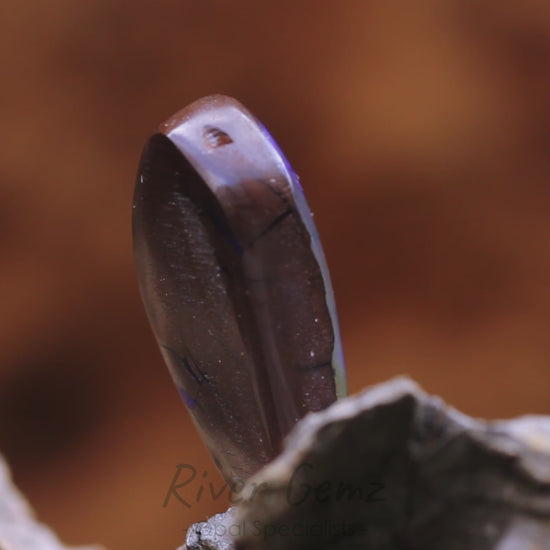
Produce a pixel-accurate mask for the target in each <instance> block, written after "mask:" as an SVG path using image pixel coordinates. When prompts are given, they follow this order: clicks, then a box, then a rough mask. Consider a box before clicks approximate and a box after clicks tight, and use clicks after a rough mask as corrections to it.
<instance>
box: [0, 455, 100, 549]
mask: <svg viewBox="0 0 550 550" xmlns="http://www.w3.org/2000/svg"><path fill="white" fill-rule="evenodd" d="M70 548H73V549H74V550H77V549H76V548H75V547H70ZM0 550H69V547H67V546H64V545H63V544H61V542H60V541H59V539H58V538H57V537H56V536H55V535H54V533H53V532H52V531H51V530H50V529H49V528H48V527H46V526H45V525H43V524H41V523H39V522H37V521H36V519H35V517H34V515H33V512H32V510H31V508H30V506H29V505H28V503H27V501H26V500H25V499H24V498H23V496H22V495H21V493H20V492H19V491H18V490H17V489H16V488H15V486H14V485H13V482H12V480H11V476H10V472H9V469H8V467H7V465H6V463H5V461H4V460H3V458H2V457H1V456H0ZM79 550H101V547H99V546H94V547H91V546H88V547H86V548H84V547H79Z"/></svg>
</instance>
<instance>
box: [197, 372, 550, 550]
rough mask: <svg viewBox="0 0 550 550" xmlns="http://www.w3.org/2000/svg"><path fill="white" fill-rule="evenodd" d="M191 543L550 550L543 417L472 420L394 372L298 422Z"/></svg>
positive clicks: (547, 420)
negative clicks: (236, 498)
mask: <svg viewBox="0 0 550 550" xmlns="http://www.w3.org/2000/svg"><path fill="white" fill-rule="evenodd" d="M242 496H243V500H242V502H240V503H239V504H238V505H237V506H236V507H234V508H233V509H231V510H229V511H228V512H227V513H226V514H220V515H218V516H214V518H212V519H211V520H209V521H208V522H204V523H201V524H196V525H194V526H193V527H191V529H190V530H189V532H188V535H187V549H188V550H201V549H209V550H222V549H223V550H233V549H237V550H255V549H260V548H261V549H264V550H267V549H275V548H277V549H285V550H294V549H306V548H315V549H317V550H319V549H322V548H325V547H326V548H330V549H331V550H334V549H339V548H345V549H354V548H361V549H368V550H404V549H406V550H436V549H437V550H466V549H467V550H544V549H549V550H550V417H542V416H541V417H536V416H529V417H522V418H518V419H515V420H510V421H496V422H484V421H479V420H474V419H471V418H469V417H467V416H465V415H463V414H461V413H459V412H458V411H456V410H454V409H452V408H450V407H448V406H447V405H445V403H443V402H442V401H441V400H440V399H439V398H436V397H432V396H428V395H427V394H426V393H424V392H423V391H422V390H421V389H420V388H419V387H418V386H417V385H416V384H414V383H413V382H411V381H409V380H407V379H404V378H398V379H395V380H392V381H390V382H387V383H385V384H381V385H378V386H374V387H372V388H370V389H367V390H366V391H364V392H363V393H361V394H359V395H357V396H354V397H349V398H347V399H344V400H342V401H339V402H337V403H335V404H334V405H333V406H331V407H330V408H328V409H326V410H325V411H323V412H320V413H316V414H310V415H308V416H307V417H306V418H304V419H303V420H302V421H301V422H300V423H299V424H298V425H297V426H296V428H295V429H294V431H293V432H292V433H291V434H290V436H289V438H288V439H287V442H286V446H285V450H284V452H283V453H282V454H281V455H280V456H279V457H278V458H277V459H276V460H274V461H273V462H272V463H270V464H269V465H268V466H266V467H265V468H264V469H263V470H261V471H260V472H258V474H256V475H255V476H254V477H253V478H251V479H250V480H249V481H248V482H247V484H246V487H245V490H244V491H243V495H242Z"/></svg>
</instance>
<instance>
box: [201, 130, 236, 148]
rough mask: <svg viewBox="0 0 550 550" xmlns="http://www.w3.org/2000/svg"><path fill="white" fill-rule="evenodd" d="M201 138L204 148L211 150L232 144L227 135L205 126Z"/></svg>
mask: <svg viewBox="0 0 550 550" xmlns="http://www.w3.org/2000/svg"><path fill="white" fill-rule="evenodd" d="M202 137H203V138H204V141H205V143H206V146H207V147H210V148H211V149H217V148H218V147H223V146H224V145H229V144H230V143H233V140H232V139H231V136H230V135H229V134H227V133H226V132H224V131H223V130H220V129H219V128H215V127H214V126H205V128H204V131H203V133H202Z"/></svg>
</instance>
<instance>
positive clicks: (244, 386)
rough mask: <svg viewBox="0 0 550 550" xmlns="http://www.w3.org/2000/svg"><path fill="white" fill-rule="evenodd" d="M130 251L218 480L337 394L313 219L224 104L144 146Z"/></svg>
mask: <svg viewBox="0 0 550 550" xmlns="http://www.w3.org/2000/svg"><path fill="white" fill-rule="evenodd" d="M133 230H134V252H135V261H136V268H137V273H138V279H139V285H140V290H141V294H142V298H143V301H144V304H145V307H146V310H147V314H148V317H149V320H150V322H151V326H152V328H153V331H154V333H155V336H156V338H157V341H158V343H159V346H160V349H161V351H162V354H163V356H164V358H165V360H166V363H167V364H168V367H169V369H170V372H171V374H172V376H173V378H174V381H175V383H176V385H177V387H178V390H179V391H180V394H181V395H182V397H183V399H184V401H185V402H186V404H187V406H188V408H189V410H190V412H191V414H192V416H193V418H194V420H195V422H196V424H197V426H198V428H199V430H200V432H201V434H202V436H203V438H204V440H205V442H206V444H207V446H208V447H209V449H210V451H211V452H212V455H213V457H214V459H215V460H216V462H217V463H218V465H219V466H220V468H221V470H222V472H223V474H224V476H225V477H226V479H228V480H237V479H246V478H248V477H249V476H250V475H251V474H253V473H254V472H256V471H257V470H258V469H259V468H260V467H261V466H263V465H264V464H266V463H267V462H269V461H270V460H271V459H273V457H274V456H276V455H277V453H278V452H279V451H280V449H281V442H282V439H283V437H284V436H285V435H286V434H287V433H288V432H289V431H290V430H291V428H292V427H293V426H294V424H295V423H296V422H297V421H298V420H299V419H300V418H301V417H303V416H304V415H305V414H306V413H307V412H309V411H319V410H321V409H324V408H325V407H327V406H328V405H330V404H331V403H332V402H333V401H334V400H335V399H336V398H337V396H342V395H345V393H346V387H345V386H346V383H345V373H344V367H343V359H342V352H341V344H340V337H339V332H338V324H337V320H336V311H335V306H334V298H333V294H332V288H331V285H330V279H329V276H328V271H327V268H326V264H325V260H324V256H323V252H322V249H321V245H320V242H319V237H318V235H317V231H316V230H315V226H314V224H313V220H312V217H311V213H310V211H309V208H308V206H307V203H306V201H305V198H304V196H303V192H302V190H301V188H300V186H299V184H298V181H297V178H296V176H295V175H294V173H293V172H292V170H291V169H290V167H289V165H288V163H287V161H286V160H285V159H284V157H283V155H282V153H281V152H280V151H279V149H278V147H277V146H276V145H275V143H274V142H273V140H272V138H271V136H270V135H269V134H268V132H267V131H266V130H265V129H264V128H263V126H262V125H261V124H260V123H258V121H257V120H256V119H255V118H254V117H253V116H252V115H251V114H250V113H249V112H248V111H247V110H246V109H244V107H242V106H241V105H240V104H239V103H237V102H236V101H235V100H232V99H230V98H227V97H223V96H212V97H208V98H204V99H203V100H199V101H198V102H196V103H194V104H192V105H190V106H189V107H187V108H186V109H184V110H182V111H180V112H179V113H176V114H175V115H174V116H173V117H171V118H170V119H169V120H168V121H167V122H165V123H164V124H163V125H161V127H160V132H159V133H158V134H155V135H154V136H152V137H151V138H150V140H149V141H148V142H147V144H146V146H145V149H144V152H143V156H142V159H141V164H140V168H139V172H138V178H137V184H136V191H135V198H134V210H133Z"/></svg>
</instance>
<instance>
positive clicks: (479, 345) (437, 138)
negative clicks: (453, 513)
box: [0, 0, 550, 550]
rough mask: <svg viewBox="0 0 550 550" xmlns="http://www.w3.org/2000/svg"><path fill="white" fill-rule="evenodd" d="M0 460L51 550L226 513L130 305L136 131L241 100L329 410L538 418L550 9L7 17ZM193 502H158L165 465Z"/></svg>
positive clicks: (261, 8) (153, 5)
mask: <svg viewBox="0 0 550 550" xmlns="http://www.w3.org/2000/svg"><path fill="white" fill-rule="evenodd" d="M2 20H3V24H2V28H3V30H2V34H1V35H0V46H1V47H0V59H1V67H2V89H1V92H0V93H1V98H2V101H1V104H0V109H1V117H2V118H1V119H2V140H1V147H0V159H1V163H0V226H1V231H2V235H3V238H2V242H1V245H0V293H1V294H0V300H1V304H2V316H1V318H0V450H1V451H2V452H3V453H4V454H5V455H6V457H7V459H8V460H9V462H10V463H11V466H12V469H13V472H14V477H15V479H16V482H17V483H18V485H19V486H20V487H21V488H22V489H23V490H24V491H25V493H26V494H27V496H28V497H29V499H30V500H31V502H32V504H33V506H34V507H35V509H36V510H37V513H38V515H39V517H40V519H42V520H43V521H45V522H46V523H48V524H50V525H51V526H52V527H53V528H54V529H55V530H56V531H57V532H58V534H59V535H60V536H61V538H62V539H63V540H64V541H65V542H67V543H72V544H77V543H78V544H82V543H87V542H100V543H103V544H104V545H105V546H107V547H108V548H110V549H111V550H114V549H125V548H132V549H134V550H142V549H150V548H158V549H174V548H175V547H176V546H177V545H178V544H181V543H182V541H183V537H184V533H185V530H186V528H187V527H188V526H189V524H190V523H191V522H193V521H197V520H201V519H204V518H205V517H206V516H207V515H210V514H212V513H214V512H218V511H222V510H223V509H225V507H226V506H227V504H228V503H227V499H224V498H220V499H218V500H217V501H214V500H213V499H212V498H211V497H210V496H209V495H208V493H207V491H208V487H207V485H205V491H204V494H203V495H202V496H201V499H200V502H198V503H196V502H195V501H194V499H195V497H196V493H197V491H198V489H199V487H200V485H201V483H202V482H204V483H207V482H209V481H211V482H212V483H213V484H214V485H215V486H216V487H219V486H220V485H221V480H220V477H219V476H218V475H217V474H216V473H215V468H214V466H213V463H212V462H211V460H210V458H209V457H208V455H207V453H206V451H205V449H204V447H203V445H202V443H201V441H200V439H199V436H198V434H197V433H196V431H195V429H194V427H193V425H192V424H191V421H190V418H189V416H188V414H187V412H186V411H185V408H184V406H183V404H182V403H180V400H179V397H178V394H177V392H176V390H175V389H174V388H173V386H172V384H171V381H170V378H169V375H168V372H167V369H166V368H165V366H164V364H163V363H162V360H161V357H160V354H159V352H158V350H157V348H156V344H155V342H154V340H153V337H152V334H151V332H150V330H149V327H148V325H147V322H146V318H145V314H144V311H143V308H142V305H141V302H140V298H139V295H138V291H137V286H136V281H135V276H134V271H133V264H132V255H131V250H132V249H131V237H130V213H131V200H132V193H133V184H134V177H135V173H136V170H137V164H138V160H139V156H140V154H141V148H142V146H143V145H144V143H145V141H146V139H147V138H148V137H149V135H150V134H151V133H152V132H153V131H154V129H155V128H156V126H157V124H159V123H160V122H161V121H163V120H164V119H166V118H167V117H168V116H169V115H171V114H172V113H173V112H174V111H176V110H177V109H179V108H181V107H183V106H184V105H186V104H188V103H190V102H191V101H193V100H195V99H197V98H199V97H201V96H204V95H207V94H211V93H225V94H228V95H232V96H234V97H236V98H237V99H238V100H240V101H241V102H242V103H243V104H244V105H246V106H247V107H248V108H249V109H251V110H252V111H253V112H254V113H255V114H256V115H257V116H258V117H259V118H260V119H261V120H262V121H263V122H264V124H265V125H266V126H267V127H268V128H269V129H270V131H271V132H272V133H273V135H274V136H275V138H276V140H277V141H278V142H279V144H280V145H281V147H282V149H283V150H284V151H285V153H286V154H287V156H288V158H289V160H290V161H291V163H292V164H293V166H294V168H295V170H296V171H297V172H298V173H299V174H300V176H301V180H302V183H303V186H304V188H305V191H306V194H307V197H308V200H309V202H310V205H311V206H312V208H313V210H314V212H315V219H316V222H317V225H318V228H319V232H320V233H321V237H322V239H323V243H324V246H325V252H326V255H327V258H328V262H329V265H330V268H331V273H332V277H333V283H334V287H335V292H336V298H337V303H338V306H339V315H340V322H341V328H342V333H343V340H344V351H345V354H346V359H347V366H348V373H349V380H350V389H351V391H352V392H357V391H359V390H361V389H362V388H363V387H364V386H366V385H368V384H372V383H375V382H379V381H382V380H385V379H388V378H390V377H391V376H394V375H396V374H408V375H410V376H412V377H413V378H414V379H416V380H417V381H418V382H419V383H421V384H422V385H423V386H424V387H425V388H426V389H427V390H429V391H430V392H434V393H437V394H439V395H441V396H443V397H444V398H445V399H446V400H447V401H449V402H450V403H451V404H452V405H454V406H456V407H458V408H460V409H462V410H463V411H464V412H466V413H468V414H471V415H474V416H483V417H489V418H496V417H508V416H513V415H518V414H524V413H550V338H549V329H550V100H549V98H550V64H549V62H548V61H549V59H550V5H549V4H548V3H547V2H536V1H531V0H528V1H526V2H521V3H517V2H498V3H496V2H490V1H489V0H482V1H479V2H472V1H462V0H461V1H459V0H445V1H443V2H441V1H440V0H420V1H418V2H407V1H406V0H400V1H395V2H384V1H382V0H380V1H372V2H371V1H364V0H356V1H354V0H347V1H346V2H340V3H336V2H329V1H324V0H302V1H301V2H295V1H291V0H280V1H278V2H272V1H265V2H257V1H253V0H241V1H240V2H228V1H222V0H219V1H212V0H200V1H198V0H195V1H191V0H178V1H175V0H174V1H155V2H153V1H138V2H133V3H128V2H121V1H120V0H110V1H107V0H95V1H90V0H84V1H79V2H73V1H69V0H49V1H48V2H28V3H27V2H14V1H12V2H5V3H4V9H3V15H2ZM179 463H187V464H191V465H193V466H194V467H195V468H196V469H197V472H198V474H197V479H198V478H199V477H200V476H201V475H202V472H207V475H206V477H204V478H201V480H202V481H196V482H195V483H194V485H193V486H191V485H190V486H189V487H185V488H184V489H182V491H181V493H182V494H184V495H185V496H186V498H188V499H189V501H190V502H191V504H192V506H191V508H186V507H185V506H184V505H182V504H181V503H178V502H177V501H175V500H171V501H170V502H169V503H168V506H167V507H163V501H164V498H165V496H166V492H167V490H168V487H169V486H170V482H171V480H172V477H173V475H174V473H175V468H176V465H177V464H179Z"/></svg>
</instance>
